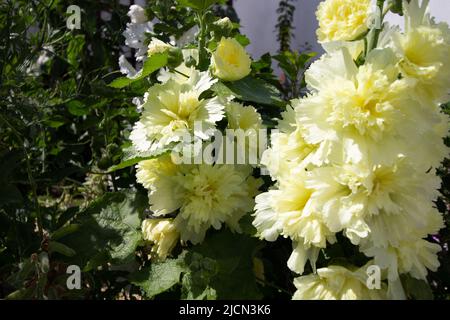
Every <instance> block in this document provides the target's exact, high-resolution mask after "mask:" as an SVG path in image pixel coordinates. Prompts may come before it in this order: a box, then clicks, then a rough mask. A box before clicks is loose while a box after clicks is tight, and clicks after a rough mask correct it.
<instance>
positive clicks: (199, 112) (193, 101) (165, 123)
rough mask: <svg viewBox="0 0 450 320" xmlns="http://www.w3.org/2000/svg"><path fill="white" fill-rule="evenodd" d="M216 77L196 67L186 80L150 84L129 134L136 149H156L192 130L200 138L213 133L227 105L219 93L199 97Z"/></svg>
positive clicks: (181, 138)
mask: <svg viewBox="0 0 450 320" xmlns="http://www.w3.org/2000/svg"><path fill="white" fill-rule="evenodd" d="M215 81H216V80H213V79H211V77H210V76H209V75H208V73H206V72H198V71H195V72H193V73H192V74H191V77H190V78H189V79H188V81H186V82H185V83H179V82H177V81H175V80H173V79H171V80H169V81H167V82H166V83H163V84H156V85H154V86H153V87H151V88H150V89H149V90H148V95H147V97H146V101H145V103H144V104H143V105H142V115H141V119H140V120H139V122H137V123H136V124H135V126H134V129H133V131H132V133H131V136H130V139H131V140H132V141H133V144H134V146H135V147H136V149H137V150H139V151H149V150H156V149H158V148H162V147H164V146H167V145H168V144H170V143H172V142H176V143H178V142H180V141H182V140H183V137H185V136H186V134H190V133H194V135H195V137H197V138H199V139H207V138H209V137H210V136H211V135H213V133H214V130H213V129H214V128H215V123H216V122H217V121H220V120H221V119H222V118H223V116H224V105H223V103H222V101H221V98H220V97H214V98H211V99H200V95H201V94H202V93H203V92H204V91H206V90H208V89H209V88H210V87H211V86H212V84H214V82H215Z"/></svg>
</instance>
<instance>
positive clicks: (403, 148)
mask: <svg viewBox="0 0 450 320" xmlns="http://www.w3.org/2000/svg"><path fill="white" fill-rule="evenodd" d="M369 2H370V1H350V0H348V1H342V0H327V1H325V2H323V3H322V4H321V5H320V7H319V10H318V19H319V25H320V29H319V31H318V34H319V39H320V40H321V41H324V42H326V41H341V40H354V39H355V38H356V36H357V34H360V33H362V32H363V31H364V30H365V29H364V28H367V25H366V24H365V22H363V20H364V19H365V17H366V15H367V14H366V12H367V9H368V3H369ZM427 2H428V1H424V2H423V3H422V5H419V1H418V0H412V1H409V2H406V1H404V3H403V6H404V15H405V21H406V27H405V31H404V32H403V33H402V32H400V31H399V30H398V28H386V26H385V28H384V30H383V31H382V34H381V35H380V41H379V43H378V46H377V47H376V48H375V49H373V50H371V51H370V52H366V54H365V59H364V63H361V61H355V57H354V55H353V54H352V52H351V51H352V49H353V48H354V47H353V44H351V43H342V42H341V43H340V44H339V45H333V44H331V45H327V46H325V47H326V49H327V50H328V52H327V53H326V54H325V55H324V56H323V57H322V58H321V59H319V60H318V61H316V62H315V63H313V64H312V66H311V67H310V69H309V70H308V71H307V72H306V82H307V85H308V88H309V92H310V93H309V94H308V95H307V96H306V97H304V98H302V99H299V100H294V101H292V102H291V106H292V107H290V108H288V110H287V111H286V112H285V113H284V114H283V118H282V119H281V120H280V122H279V132H277V133H275V134H273V135H272V137H271V138H272V139H271V140H272V147H271V148H270V149H268V150H267V151H266V152H265V154H264V156H263V164H264V165H266V166H267V168H268V170H269V172H270V174H271V176H272V178H273V180H275V181H276V185H275V187H274V188H273V189H272V190H269V191H268V192H267V193H263V194H260V195H259V196H257V197H256V207H255V208H256V213H255V220H254V225H255V227H256V228H257V229H258V232H259V234H260V236H261V237H262V238H264V239H266V240H269V241H274V240H275V239H276V238H277V237H278V236H279V235H281V236H283V237H288V238H290V239H292V241H293V253H292V255H291V257H290V258H289V261H288V266H289V267H290V269H292V270H293V271H295V272H297V273H299V274H302V273H303V272H304V270H305V264H306V262H307V261H308V260H309V261H310V263H311V265H312V268H313V270H314V271H315V264H316V261H317V259H318V256H319V253H320V250H321V249H324V248H326V247H327V244H332V243H334V242H336V234H337V233H342V235H343V236H345V237H346V238H348V239H349V240H350V241H351V243H352V244H353V245H357V246H359V250H360V251H361V252H362V253H364V254H365V255H366V256H367V257H368V258H371V259H373V261H372V263H373V264H375V265H377V266H379V267H380V268H381V269H382V270H383V271H384V273H385V274H386V275H387V280H388V283H389V286H390V288H389V289H390V290H389V297H390V298H401V297H402V289H401V286H400V287H399V285H398V284H399V282H400V280H399V275H400V274H404V273H409V274H410V275H411V276H413V277H415V278H417V279H424V280H425V279H426V276H427V272H428V271H427V270H432V271H435V270H436V269H437V268H438V266H439V262H438V259H437V252H438V251H439V250H440V246H439V245H437V244H435V243H432V242H429V241H428V240H426V238H427V237H428V235H430V234H435V233H437V232H438V230H439V229H440V228H442V227H443V221H442V217H441V214H440V213H439V212H438V210H437V209H436V208H435V205H434V201H435V200H436V198H437V196H438V189H439V187H440V179H439V178H438V177H437V176H436V172H435V170H436V168H437V167H438V166H439V165H440V163H441V161H442V160H443V158H444V157H445V156H446V155H447V154H448V149H447V148H446V147H445V144H444V142H443V137H445V136H446V135H447V133H448V120H449V119H448V118H447V117H446V116H445V115H444V114H443V113H441V112H440V107H439V106H440V104H441V103H443V102H445V101H446V99H448V96H447V95H448V89H449V87H450V82H449V81H450V77H449V76H448V74H449V70H450V41H449V37H450V29H449V27H448V25H446V24H443V23H440V24H437V23H435V22H434V21H433V19H431V18H430V17H429V15H428V14H427V10H426V7H427ZM363 25H364V28H363ZM363 29H364V30H363ZM338 31H339V32H338ZM367 51H369V50H367ZM357 273H358V272H357ZM358 274H359V273H358ZM295 285H296V286H297V289H298V291H297V293H296V294H295V295H294V298H301V299H348V298H351V299H368V298H382V297H383V296H385V295H386V292H384V291H385V289H386V288H383V287H382V288H381V289H380V290H375V291H374V292H368V291H367V288H366V287H365V280H364V281H362V280H361V279H360V277H358V276H356V273H355V271H350V270H347V269H346V268H344V267H338V266H329V267H328V268H324V269H319V270H317V275H307V276H301V277H300V278H298V279H296V280H295Z"/></svg>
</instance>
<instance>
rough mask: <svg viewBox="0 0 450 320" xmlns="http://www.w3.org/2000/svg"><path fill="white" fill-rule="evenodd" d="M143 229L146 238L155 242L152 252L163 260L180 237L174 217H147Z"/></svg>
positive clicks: (143, 222)
mask: <svg viewBox="0 0 450 320" xmlns="http://www.w3.org/2000/svg"><path fill="white" fill-rule="evenodd" d="M141 229H142V236H143V238H144V240H147V241H150V242H152V243H153V246H152V253H153V254H155V255H156V257H157V258H159V259H161V260H164V259H166V258H167V255H168V254H169V253H170V252H171V251H172V249H173V248H174V247H175V245H176V243H177V241H178V239H179V237H180V234H179V233H178V231H177V230H176V229H175V225H174V224H173V220H172V219H146V220H144V221H142V227H141Z"/></svg>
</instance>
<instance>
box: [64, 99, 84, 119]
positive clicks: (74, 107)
mask: <svg viewBox="0 0 450 320" xmlns="http://www.w3.org/2000/svg"><path fill="white" fill-rule="evenodd" d="M66 105H67V109H68V110H69V112H70V113H71V114H73V115H74V116H84V115H86V114H88V113H89V107H88V106H86V105H85V104H84V103H83V102H81V101H80V100H76V99H74V100H70V101H68V102H67V103H66Z"/></svg>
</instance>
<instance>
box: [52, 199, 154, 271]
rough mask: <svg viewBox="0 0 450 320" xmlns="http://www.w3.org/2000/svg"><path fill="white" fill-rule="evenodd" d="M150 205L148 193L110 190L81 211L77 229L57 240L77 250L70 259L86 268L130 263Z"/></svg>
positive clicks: (77, 220)
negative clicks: (111, 263) (114, 191)
mask: <svg viewBox="0 0 450 320" xmlns="http://www.w3.org/2000/svg"><path fill="white" fill-rule="evenodd" d="M147 206H148V199H147V197H146V195H145V194H141V193H133V192H131V191H128V192H116V193H107V194H105V195H104V196H103V197H101V198H100V199H98V200H97V201H95V202H94V203H93V204H92V205H91V206H89V207H88V208H87V209H86V210H85V211H83V212H81V213H80V214H78V216H77V218H76V219H75V221H74V224H77V225H79V227H78V229H77V231H76V232H72V233H70V232H69V233H68V234H66V235H63V236H60V238H59V240H58V242H60V243H63V244H64V245H66V246H67V247H69V248H72V249H73V250H75V251H76V253H77V254H76V255H75V256H74V257H72V260H71V262H74V263H77V264H78V265H80V266H82V267H83V268H84V270H90V269H92V268H94V267H96V266H98V265H101V264H103V263H106V262H114V263H116V262H117V263H127V262H129V261H131V259H133V258H134V252H135V250H136V247H137V246H138V245H139V243H140V242H141V232H140V226H141V218H142V216H143V215H144V210H145V209H146V208H147ZM61 232H62V233H64V232H63V231H61Z"/></svg>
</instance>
